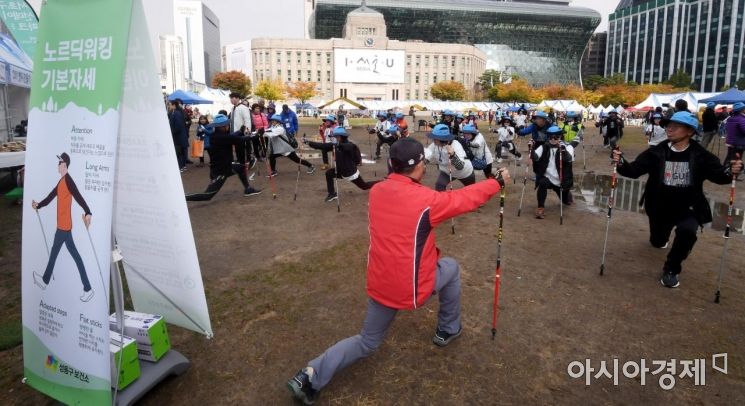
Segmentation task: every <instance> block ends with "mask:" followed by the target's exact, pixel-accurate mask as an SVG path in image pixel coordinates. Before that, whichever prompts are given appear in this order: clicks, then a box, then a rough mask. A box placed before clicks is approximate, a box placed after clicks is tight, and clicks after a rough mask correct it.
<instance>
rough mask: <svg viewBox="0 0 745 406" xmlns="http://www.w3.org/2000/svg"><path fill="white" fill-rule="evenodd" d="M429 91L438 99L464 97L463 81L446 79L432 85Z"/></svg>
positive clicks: (458, 98) (459, 98) (460, 98)
mask: <svg viewBox="0 0 745 406" xmlns="http://www.w3.org/2000/svg"><path fill="white" fill-rule="evenodd" d="M429 93H430V94H431V95H432V97H434V98H435V99H439V100H463V99H464V98H465V97H466V87H465V86H463V83H460V82H456V81H454V80H446V81H444V82H437V83H435V84H434V85H432V87H431V88H430V89H429Z"/></svg>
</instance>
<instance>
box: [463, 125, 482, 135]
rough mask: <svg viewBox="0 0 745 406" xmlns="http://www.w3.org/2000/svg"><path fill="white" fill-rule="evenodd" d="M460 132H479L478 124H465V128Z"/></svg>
mask: <svg viewBox="0 0 745 406" xmlns="http://www.w3.org/2000/svg"><path fill="white" fill-rule="evenodd" d="M460 132H462V133H466V134H478V133H479V130H477V129H476V126H474V125H473V124H468V125H464V126H463V129H462V130H460Z"/></svg>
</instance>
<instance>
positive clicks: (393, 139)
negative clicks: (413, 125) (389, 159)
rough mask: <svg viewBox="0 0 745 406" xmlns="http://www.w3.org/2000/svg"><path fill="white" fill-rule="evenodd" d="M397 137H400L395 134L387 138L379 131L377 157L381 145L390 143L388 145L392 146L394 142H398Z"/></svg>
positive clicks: (376, 147)
mask: <svg viewBox="0 0 745 406" xmlns="http://www.w3.org/2000/svg"><path fill="white" fill-rule="evenodd" d="M397 139H398V137H395V136H390V137H388V138H385V137H383V136H382V135H380V133H378V142H377V144H376V146H375V156H376V157H377V156H380V147H382V146H383V144H386V145H388V147H389V148H390V146H391V145H393V143H394V142H396V140H397Z"/></svg>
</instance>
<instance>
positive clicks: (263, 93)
mask: <svg viewBox="0 0 745 406" xmlns="http://www.w3.org/2000/svg"><path fill="white" fill-rule="evenodd" d="M285 90H286V89H285V84H284V83H283V82H282V81H281V80H280V79H264V80H262V81H261V82H259V83H258V84H256V90H255V91H254V94H255V95H256V96H259V97H261V98H262V99H266V100H269V101H275V100H284V98H285Z"/></svg>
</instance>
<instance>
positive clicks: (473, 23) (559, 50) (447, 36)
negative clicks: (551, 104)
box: [309, 0, 600, 84]
mask: <svg viewBox="0 0 745 406" xmlns="http://www.w3.org/2000/svg"><path fill="white" fill-rule="evenodd" d="M367 5H368V6H370V7H372V8H374V9H375V10H377V11H379V12H380V13H382V14H383V15H384V16H385V21H386V24H387V26H388V37H389V38H391V39H396V40H401V41H424V42H436V43H457V44H469V45H475V46H476V47H477V48H479V49H481V50H482V51H484V53H486V55H487V69H497V70H501V71H506V72H508V73H510V74H513V73H514V74H518V75H520V76H522V77H524V78H526V79H527V80H529V81H530V82H531V83H533V84H545V83H550V82H557V83H573V82H577V81H578V80H579V65H580V58H581V56H582V52H583V51H584V49H585V46H586V45H587V42H588V41H589V39H590V36H591V35H592V33H593V31H594V30H595V27H597V25H598V24H599V23H600V14H599V13H597V12H596V11H594V10H590V9H585V8H578V7H570V6H569V5H568V0H535V1H529V0H526V1H518V0H516V1H497V0H405V1H402V0H370V1H367ZM359 6H360V1H359V0H316V2H315V8H314V11H313V14H312V15H311V17H310V18H311V24H310V25H309V28H310V36H311V37H312V38H318V39H327V38H334V37H337V36H338V35H339V33H340V32H342V29H343V26H344V20H345V18H346V15H347V13H348V12H350V11H352V10H353V9H355V8H357V7H359Z"/></svg>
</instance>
